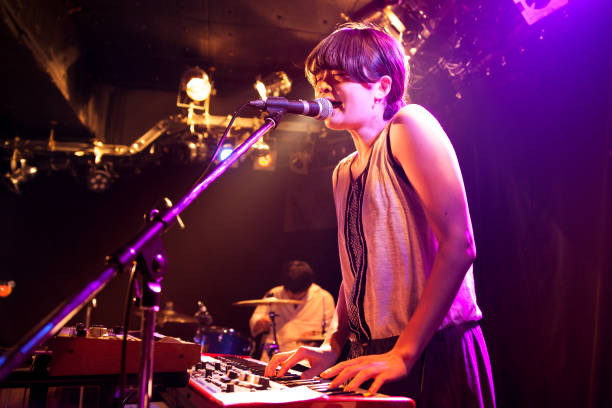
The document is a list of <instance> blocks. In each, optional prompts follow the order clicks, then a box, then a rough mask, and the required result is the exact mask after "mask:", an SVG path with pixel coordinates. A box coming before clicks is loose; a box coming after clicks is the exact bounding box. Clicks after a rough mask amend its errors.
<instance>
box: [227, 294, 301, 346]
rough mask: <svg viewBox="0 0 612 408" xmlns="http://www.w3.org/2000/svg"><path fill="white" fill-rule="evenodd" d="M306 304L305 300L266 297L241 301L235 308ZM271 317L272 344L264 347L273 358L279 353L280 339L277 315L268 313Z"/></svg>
mask: <svg viewBox="0 0 612 408" xmlns="http://www.w3.org/2000/svg"><path fill="white" fill-rule="evenodd" d="M302 303H304V301H303V300H294V299H280V298H275V297H265V298H263V299H252V300H241V301H239V302H234V303H233V305H234V306H248V307H252V306H264V305H265V306H272V305H300V304H302ZM268 316H270V320H271V321H272V342H271V343H267V344H266V345H265V346H264V349H265V350H266V352H267V353H268V356H270V357H272V355H274V354H276V353H278V338H277V337H276V316H277V314H276V313H274V312H273V311H270V313H268Z"/></svg>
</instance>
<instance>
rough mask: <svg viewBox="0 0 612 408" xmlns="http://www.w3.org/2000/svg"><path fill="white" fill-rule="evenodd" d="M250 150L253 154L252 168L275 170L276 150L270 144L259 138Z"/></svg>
mask: <svg viewBox="0 0 612 408" xmlns="http://www.w3.org/2000/svg"><path fill="white" fill-rule="evenodd" d="M251 151H252V152H253V153H254V154H255V160H253V170H269V171H272V170H275V169H276V156H277V152H276V150H272V149H271V147H270V145H268V144H267V143H266V142H264V141H263V139H259V140H258V141H257V142H255V144H253V146H252V147H251Z"/></svg>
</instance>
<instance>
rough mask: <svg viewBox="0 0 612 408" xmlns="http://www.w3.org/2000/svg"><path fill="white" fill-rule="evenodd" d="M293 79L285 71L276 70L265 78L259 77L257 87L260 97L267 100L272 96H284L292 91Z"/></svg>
mask: <svg viewBox="0 0 612 408" xmlns="http://www.w3.org/2000/svg"><path fill="white" fill-rule="evenodd" d="M291 85H292V83H291V79H289V76H288V75H287V74H286V73H285V72H284V71H276V72H273V73H271V74H270V75H268V76H266V77H265V78H264V79H260V78H259V77H258V78H257V81H255V89H257V92H258V93H259V97H260V99H263V100H266V99H267V98H268V97H270V96H275V97H277V96H283V95H287V94H288V93H289V92H291Z"/></svg>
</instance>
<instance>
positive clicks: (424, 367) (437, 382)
mask: <svg viewBox="0 0 612 408" xmlns="http://www.w3.org/2000/svg"><path fill="white" fill-rule="evenodd" d="M396 341H397V337H389V338H386V339H380V340H373V341H371V342H369V343H367V344H363V345H361V344H359V345H356V344H354V343H353V344H351V347H350V351H349V352H348V355H349V358H354V357H358V356H359V355H368V354H382V353H386V352H387V351H389V350H391V348H393V345H394V344H395V342H396ZM369 384H371V381H369V382H367V383H365V384H364V385H362V388H366V389H367V387H369ZM379 392H380V393H382V394H387V395H401V396H406V397H410V398H412V399H414V400H415V401H416V403H417V407H419V408H433V407H470V408H471V407H478V408H480V407H487V408H491V407H495V391H494V388H493V375H492V373H491V364H490V362H489V353H488V351H487V345H486V343H485V340H484V336H483V335H482V330H481V329H480V325H479V324H478V322H467V323H463V324H461V325H457V326H451V327H446V328H444V329H442V330H439V331H438V332H436V334H435V335H434V336H433V337H432V339H431V340H430V342H429V344H428V345H427V347H426V348H425V351H424V352H423V354H422V355H421V357H420V358H419V360H418V361H417V362H416V363H415V365H414V366H413V367H412V370H411V372H410V373H409V375H408V377H407V378H404V379H402V380H400V381H397V382H393V383H387V384H384V385H383V386H382V388H381V389H380V391H379Z"/></svg>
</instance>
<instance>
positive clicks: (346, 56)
mask: <svg viewBox="0 0 612 408" xmlns="http://www.w3.org/2000/svg"><path fill="white" fill-rule="evenodd" d="M331 70H339V71H342V72H343V73H345V74H347V75H348V76H349V77H350V78H351V79H352V80H354V81H358V82H364V83H367V82H369V83H372V82H376V81H378V80H379V79H380V78H382V77H383V76H385V75H389V77H391V91H390V92H389V94H388V95H387V98H386V99H385V103H386V105H385V113H384V118H385V120H389V119H391V118H392V117H393V115H395V113H396V112H397V111H398V110H400V108H401V107H402V106H404V105H405V104H406V102H405V101H404V95H405V93H406V87H407V83H408V73H409V68H408V65H407V64H406V57H405V54H404V52H403V49H402V46H401V45H400V44H399V43H398V42H397V41H396V40H395V39H394V38H393V37H391V36H390V35H389V34H387V33H386V32H385V31H384V30H383V29H381V28H379V27H377V26H375V25H373V24H364V23H346V24H343V25H341V26H340V27H339V28H338V29H337V30H336V31H334V32H333V33H331V34H330V35H328V36H327V37H325V38H324V39H323V40H321V42H320V43H319V44H317V46H316V47H315V48H314V49H313V50H312V51H311V52H310V54H309V55H308V57H307V58H306V64H305V71H306V78H308V81H309V82H310V83H311V84H312V85H313V86H314V85H315V83H316V76H317V75H318V74H319V73H320V72H322V71H331Z"/></svg>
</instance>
